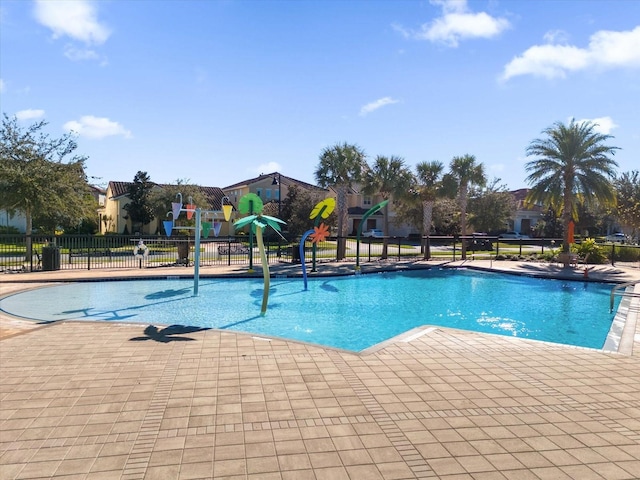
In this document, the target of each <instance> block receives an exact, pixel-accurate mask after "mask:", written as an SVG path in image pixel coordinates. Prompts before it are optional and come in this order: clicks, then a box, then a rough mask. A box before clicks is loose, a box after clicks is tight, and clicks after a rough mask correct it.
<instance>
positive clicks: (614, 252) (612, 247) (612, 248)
mask: <svg viewBox="0 0 640 480" xmlns="http://www.w3.org/2000/svg"><path fill="white" fill-rule="evenodd" d="M615 256H616V244H615V243H612V244H611V266H613V265H614V262H615V260H614V257H615Z"/></svg>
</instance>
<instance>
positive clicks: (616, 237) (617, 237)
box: [607, 232, 625, 243]
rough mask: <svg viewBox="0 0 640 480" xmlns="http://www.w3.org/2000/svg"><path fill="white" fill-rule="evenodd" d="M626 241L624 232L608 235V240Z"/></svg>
mask: <svg viewBox="0 0 640 480" xmlns="http://www.w3.org/2000/svg"><path fill="white" fill-rule="evenodd" d="M624 241H625V236H624V233H622V232H618V233H612V234H611V235H607V242H613V243H624Z"/></svg>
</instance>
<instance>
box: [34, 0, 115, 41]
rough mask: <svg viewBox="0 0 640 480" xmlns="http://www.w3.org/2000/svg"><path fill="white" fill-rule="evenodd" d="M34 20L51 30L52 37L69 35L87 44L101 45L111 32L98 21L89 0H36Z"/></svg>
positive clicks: (93, 6) (92, 4) (94, 9)
mask: <svg viewBox="0 0 640 480" xmlns="http://www.w3.org/2000/svg"><path fill="white" fill-rule="evenodd" d="M34 15H35V17H36V20H37V21H38V22H39V23H41V24H42V25H44V26H45V27H48V28H49V29H51V31H52V32H53V38H60V37H64V36H67V37H70V38H72V39H74V40H78V41H81V42H84V43H85V44H87V45H101V44H103V43H104V42H105V41H106V40H107V39H108V38H109V35H110V34H111V32H110V30H109V29H108V28H107V27H106V26H105V25H103V24H101V23H100V22H99V21H98V18H97V12H96V8H95V5H94V3H93V2H91V1H89V0H36V2H35V8H34Z"/></svg>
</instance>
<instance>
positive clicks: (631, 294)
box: [609, 280, 640, 313]
mask: <svg viewBox="0 0 640 480" xmlns="http://www.w3.org/2000/svg"><path fill="white" fill-rule="evenodd" d="M636 283H640V280H632V281H631V282H626V283H620V284H618V285H616V286H615V287H613V288H612V289H611V295H610V296H609V313H613V297H614V296H615V294H616V291H617V290H621V289H622V288H624V289H626V288H627V287H630V286H631V285H635V284H636ZM620 295H622V296H630V297H635V296H640V295H636V294H634V293H627V292H623V293H621V294H620Z"/></svg>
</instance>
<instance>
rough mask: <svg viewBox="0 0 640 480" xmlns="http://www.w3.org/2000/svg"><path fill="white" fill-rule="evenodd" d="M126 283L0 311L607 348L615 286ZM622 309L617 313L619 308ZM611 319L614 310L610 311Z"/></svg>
mask: <svg viewBox="0 0 640 480" xmlns="http://www.w3.org/2000/svg"><path fill="white" fill-rule="evenodd" d="M262 289H263V283H262V279H254V278H252V279H233V278H224V279H222V278H203V279H201V280H200V283H199V295H198V297H194V296H193V280H189V279H173V280H171V279H166V280H130V281H109V282H85V283H74V284H67V285H59V286H52V287H46V288H41V289H37V290H32V291H28V292H23V293H18V294H15V295H11V296H9V297H6V298H4V299H2V300H0V310H2V311H5V312H7V313H9V314H12V315H16V316H22V317H27V318H31V319H36V320H41V321H52V320H63V319H83V320H102V321H117V322H140V323H145V324H154V325H176V324H178V325H186V326H196V327H204V328H216V329H228V330H236V331H243V332H250V333H254V334H258V335H268V336H275V337H283V338H289V339H295V340H301V341H305V342H310V343H316V344H320V345H325V346H331V347H336V348H343V349H347V350H352V351H361V350H364V349H366V348H368V347H371V346H373V345H376V344H378V343H380V342H382V341H384V340H387V339H389V338H392V337H395V336H397V335H399V334H402V333H404V332H406V331H408V330H410V329H412V328H414V327H418V326H423V325H437V326H444V327H452V328H458V329H464V330H473V331H478V332H486V333H495V334H500V335H508V336H513V337H522V338H529V339H536V340H544V341H549V342H556V343H562V344H567V345H578V346H583V347H590V348H602V346H603V345H604V342H605V339H606V337H607V334H608V332H609V329H610V327H611V322H612V320H613V317H614V314H610V313H609V294H610V292H611V285H608V284H604V283H591V282H576V281H563V280H550V279H540V278H532V277H526V276H518V275H504V274H496V273H487V272H477V271H468V270H453V269H431V270H410V271H403V272H386V273H378V274H368V275H353V276H346V277H316V278H311V279H309V281H308V290H304V284H303V281H302V279H301V278H275V279H272V280H271V289H270V292H269V293H270V294H269V306H268V310H267V313H266V314H265V315H263V316H261V315H260V305H261V302H262ZM616 308H617V307H616ZM614 311H615V310H614Z"/></svg>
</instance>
